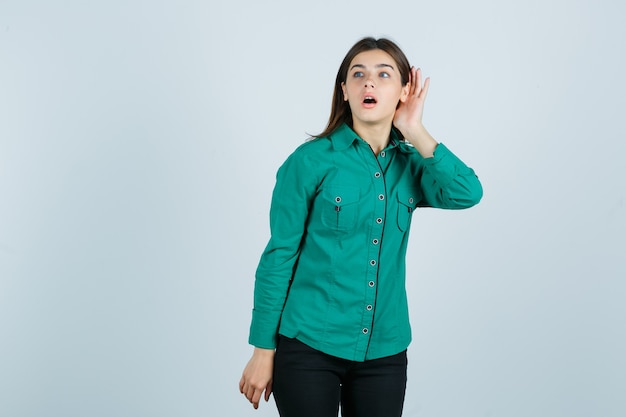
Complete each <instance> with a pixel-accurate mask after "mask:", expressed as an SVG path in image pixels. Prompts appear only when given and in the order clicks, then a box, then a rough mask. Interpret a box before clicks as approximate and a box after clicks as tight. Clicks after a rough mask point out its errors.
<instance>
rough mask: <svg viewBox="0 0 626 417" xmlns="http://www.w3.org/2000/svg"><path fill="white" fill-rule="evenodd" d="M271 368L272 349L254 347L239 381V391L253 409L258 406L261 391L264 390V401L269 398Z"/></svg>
mask: <svg viewBox="0 0 626 417" xmlns="http://www.w3.org/2000/svg"><path fill="white" fill-rule="evenodd" d="M273 370H274V349H261V348H256V347H255V348H254V353H253V354H252V358H250V361H248V364H247V365H246V367H245V368H244V370H243V375H242V376H241V380H240V381H239V392H241V393H242V394H243V395H245V396H246V398H247V399H248V401H250V402H251V403H252V406H253V407H254V408H255V409H257V408H259V400H260V399H261V394H263V391H265V401H266V402H267V401H269V399H270V394H271V393H272V372H273Z"/></svg>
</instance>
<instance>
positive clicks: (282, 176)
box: [249, 144, 317, 349]
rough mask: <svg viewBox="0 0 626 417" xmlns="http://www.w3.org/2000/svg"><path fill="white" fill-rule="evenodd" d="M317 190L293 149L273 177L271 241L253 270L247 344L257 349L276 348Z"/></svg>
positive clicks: (311, 173)
mask: <svg viewBox="0 0 626 417" xmlns="http://www.w3.org/2000/svg"><path fill="white" fill-rule="evenodd" d="M303 146H306V144H305V145H303ZM316 189H317V178H316V175H315V167H314V166H313V164H312V163H311V162H310V161H309V158H308V157H307V156H306V155H305V154H304V153H303V152H298V150H296V152H294V153H293V154H292V155H291V156H290V157H289V158H288V159H287V160H286V161H285V163H284V164H283V165H282V166H281V167H280V169H279V170H278V173H277V175H276V186H275V188H274V192H273V194H272V203H271V208H270V231H271V238H270V241H269V243H268V244H267V247H266V248H265V250H264V252H263V254H262V255H261V260H260V262H259V265H258V267H257V271H256V280H255V287H254V309H253V311H252V323H251V325H250V336H249V343H250V344H252V345H254V346H256V347H261V348H266V349H272V348H275V347H276V337H277V332H278V326H279V323H280V318H281V314H282V310H283V306H284V303H285V298H286V296H287V292H288V289H289V284H290V280H291V278H292V274H293V270H294V266H295V264H296V262H297V260H298V256H299V254H300V244H301V241H302V237H303V235H304V232H305V227H306V222H307V217H308V213H309V206H310V203H311V200H312V199H313V198H314V196H315V193H316Z"/></svg>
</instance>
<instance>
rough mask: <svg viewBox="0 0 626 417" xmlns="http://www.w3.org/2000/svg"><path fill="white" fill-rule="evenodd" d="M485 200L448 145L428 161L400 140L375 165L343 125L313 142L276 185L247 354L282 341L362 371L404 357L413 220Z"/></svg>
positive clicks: (293, 159)
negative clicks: (423, 212) (418, 212)
mask: <svg viewBox="0 0 626 417" xmlns="http://www.w3.org/2000/svg"><path fill="white" fill-rule="evenodd" d="M481 197H482V187H481V185H480V182H479V181H478V178H477V177H476V175H475V174H474V171H473V170H472V169H471V168H469V167H467V166H466V165H465V164H464V163H463V162H462V161H461V160H460V159H458V158H457V157H456V156H455V155H454V154H453V153H452V152H450V151H449V150H448V149H447V148H446V147H445V146H444V145H443V144H441V143H440V144H438V145H437V147H436V149H435V153H434V156H433V157H431V158H423V157H422V156H421V155H420V154H419V153H418V152H417V151H416V150H415V148H413V147H412V146H411V145H410V144H409V143H407V142H405V141H403V140H400V139H399V138H398V136H397V135H396V134H395V132H394V131H393V129H392V133H391V137H390V141H389V144H388V146H387V147H386V148H385V149H384V150H382V151H381V152H380V153H379V154H378V156H377V155H375V154H374V152H373V151H372V149H371V147H370V146H369V145H368V144H367V142H365V141H364V140H363V139H361V138H360V137H359V136H358V135H357V134H356V133H355V132H354V131H353V130H352V129H351V128H350V127H349V126H347V125H345V124H344V125H342V126H341V127H340V128H338V129H337V130H336V131H335V132H334V133H332V134H331V135H330V136H328V137H322V138H316V139H313V140H310V141H308V142H305V143H304V144H302V145H301V146H300V147H299V148H298V149H296V150H295V151H294V152H293V153H292V154H291V155H290V156H289V158H287V160H286V161H285V163H284V164H283V165H282V166H281V167H280V169H279V170H278V173H277V176H276V186H275V188H274V192H273V196H272V204H271V209H270V230H271V238H270V240H269V243H268V245H267V247H266V248H265V251H264V252H263V254H262V256H261V260H260V262H259V266H258V268H257V271H256V280H255V289H254V309H253V312H252V324H251V328H250V337H249V342H250V343H251V344H252V345H254V346H256V347H261V348H268V349H271V348H275V347H276V342H277V335H278V334H279V333H280V334H282V335H284V336H286V337H290V338H296V339H298V340H300V341H301V342H303V343H305V344H307V345H309V346H311V347H312V348H314V349H317V350H319V351H321V352H324V353H326V354H329V355H333V356H336V357H340V358H344V359H348V360H352V361H364V360H369V359H376V358H381V357H385V356H389V355H393V354H396V353H399V352H401V351H403V350H405V349H406V348H407V347H408V345H409V342H410V341H411V330H410V325H409V313H408V306H407V295H406V288H405V255H406V249H407V242H408V236H409V228H410V225H411V219H412V217H413V213H414V212H415V209H416V208H417V207H438V208H447V209H462V208H467V207H470V206H473V205H474V204H476V203H478V201H479V200H480V198H481Z"/></svg>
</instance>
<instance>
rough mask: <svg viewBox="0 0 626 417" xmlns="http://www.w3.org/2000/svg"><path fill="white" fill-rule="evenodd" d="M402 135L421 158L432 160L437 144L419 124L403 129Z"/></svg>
mask: <svg viewBox="0 0 626 417" xmlns="http://www.w3.org/2000/svg"><path fill="white" fill-rule="evenodd" d="M402 134H403V135H404V138H405V139H406V140H407V141H409V143H410V144H411V145H413V147H414V148H415V149H416V150H417V151H418V152H419V154H420V155H421V156H422V157H423V158H432V156H433V155H434V153H435V148H436V147H437V145H438V142H437V141H436V140H435V138H433V137H432V136H431V135H430V133H428V131H427V130H426V128H425V127H424V125H422V124H421V123H419V124H415V125H414V126H412V127H410V128H407V129H405V130H404V131H403V132H402Z"/></svg>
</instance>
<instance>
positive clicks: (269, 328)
mask: <svg viewBox="0 0 626 417" xmlns="http://www.w3.org/2000/svg"><path fill="white" fill-rule="evenodd" d="M280 315H281V311H259V310H252V323H251V324H250V336H249V337H248V343H250V344H251V345H253V346H255V347H258V348H263V349H275V348H276V343H277V338H278V323H279V322H280Z"/></svg>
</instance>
